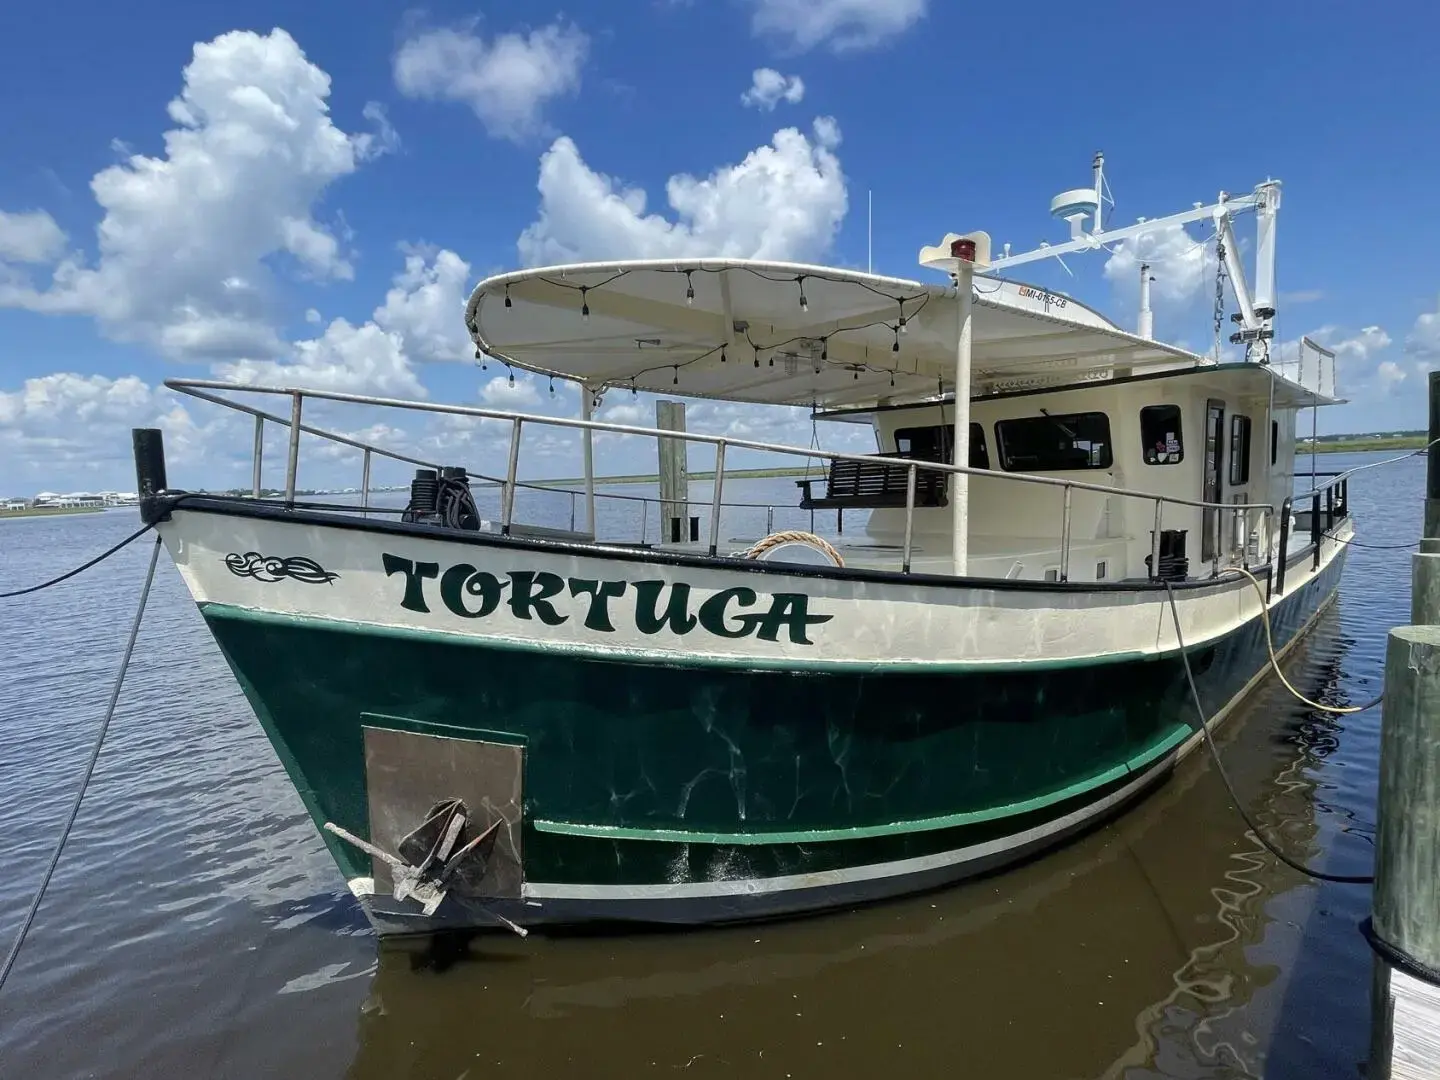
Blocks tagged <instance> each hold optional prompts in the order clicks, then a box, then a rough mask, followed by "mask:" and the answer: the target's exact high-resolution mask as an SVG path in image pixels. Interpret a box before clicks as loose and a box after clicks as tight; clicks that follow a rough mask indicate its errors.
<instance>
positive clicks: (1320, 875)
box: [1164, 581, 1375, 885]
mask: <svg viewBox="0 0 1440 1080" xmlns="http://www.w3.org/2000/svg"><path fill="white" fill-rule="evenodd" d="M1164 584H1165V594H1166V595H1167V596H1168V597H1169V598H1170V617H1171V618H1172V619H1173V620H1174V622H1175V641H1176V643H1177V644H1178V645H1179V646H1180V659H1181V661H1183V663H1184V665H1185V681H1186V682H1188V683H1189V684H1190V700H1191V701H1193V702H1194V703H1195V713H1196V715H1197V716H1198V717H1199V718H1200V730H1201V732H1202V733H1203V738H1204V740H1205V745H1206V746H1208V747H1210V754H1211V756H1212V757H1214V759H1215V771H1216V772H1217V773H1219V774H1220V779H1221V781H1222V782H1223V783H1224V784H1225V790H1226V791H1228V792H1229V793H1230V801H1231V802H1233V803H1234V804H1235V810H1236V812H1237V813H1238V814H1239V815H1240V818H1241V820H1243V821H1244V822H1245V825H1246V826H1247V827H1248V828H1249V830H1250V832H1251V833H1253V834H1254V836H1255V839H1256V840H1258V841H1260V844H1261V846H1262V847H1264V848H1265V850H1266V851H1268V852H1270V854H1271V855H1274V856H1275V858H1277V859H1279V860H1280V861H1281V862H1282V863H1284V864H1285V865H1286V866H1288V867H1290V869H1292V870H1295V871H1297V872H1299V873H1301V874H1304V875H1305V876H1306V877H1309V878H1314V879H1315V880H1316V881H1332V882H1335V883H1337V884H1340V885H1373V884H1374V883H1375V875H1374V874H1328V873H1326V872H1325V871H1323V870H1314V869H1311V868H1310V867H1308V866H1306V865H1305V864H1304V863H1301V862H1297V861H1296V860H1295V859H1292V858H1291V857H1290V856H1289V855H1286V854H1285V853H1284V852H1283V851H1281V850H1280V849H1279V848H1277V847H1276V846H1275V845H1274V844H1272V843H1271V842H1270V841H1269V840H1268V839H1267V838H1266V836H1265V834H1264V833H1263V832H1261V831H1260V826H1259V825H1258V824H1256V823H1255V821H1254V819H1253V818H1251V817H1250V814H1249V813H1248V812H1247V811H1246V809H1245V804H1244V803H1242V802H1241V801H1240V796H1239V795H1237V794H1236V793H1235V785H1234V784H1232V783H1231V782H1230V775H1229V773H1227V772H1226V771H1225V763H1224V762H1223V761H1222V760H1221V759H1220V748H1219V747H1218V746H1216V745H1215V736H1214V735H1213V734H1211V732H1210V725H1209V723H1208V718H1207V717H1206V716H1205V706H1204V704H1203V703H1202V702H1201V701H1200V689H1199V687H1197V686H1196V685H1195V672H1194V671H1193V670H1192V669H1191V667H1190V654H1189V653H1188V652H1186V651H1185V638H1184V636H1183V635H1182V634H1181V632H1180V609H1179V607H1178V606H1177V605H1176V603H1175V590H1174V589H1172V588H1171V587H1170V582H1168V581H1166V582H1165V583H1164ZM1267 627H1268V623H1267ZM1276 666H1277V669H1278V666H1279V665H1278V664H1277V665H1276ZM1286 685H1287V686H1288V685H1289V684H1288V683H1287V684H1286Z"/></svg>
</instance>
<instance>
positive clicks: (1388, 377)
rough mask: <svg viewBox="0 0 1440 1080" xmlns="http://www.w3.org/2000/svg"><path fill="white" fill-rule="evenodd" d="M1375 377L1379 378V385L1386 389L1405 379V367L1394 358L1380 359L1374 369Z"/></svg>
mask: <svg viewBox="0 0 1440 1080" xmlns="http://www.w3.org/2000/svg"><path fill="white" fill-rule="evenodd" d="M1375 377H1376V378H1377V379H1379V380H1380V385H1381V386H1382V387H1384V388H1385V389H1387V390H1388V389H1391V388H1393V387H1394V386H1395V385H1396V384H1398V383H1402V382H1404V381H1405V369H1404V368H1402V367H1401V366H1400V365H1399V364H1397V363H1395V361H1394V360H1382V361H1380V366H1379V367H1378V368H1376V369H1375Z"/></svg>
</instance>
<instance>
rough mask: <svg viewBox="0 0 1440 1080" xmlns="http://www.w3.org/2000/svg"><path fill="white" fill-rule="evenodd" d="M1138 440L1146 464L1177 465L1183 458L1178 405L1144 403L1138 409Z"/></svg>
mask: <svg viewBox="0 0 1440 1080" xmlns="http://www.w3.org/2000/svg"><path fill="white" fill-rule="evenodd" d="M1140 441H1141V443H1142V445H1143V446H1144V447H1145V464H1146V465H1179V464H1180V462H1182V461H1184V460H1185V442H1184V439H1183V438H1182V437H1181V434H1180V406H1179V405H1146V406H1145V407H1144V408H1143V409H1141V410H1140Z"/></svg>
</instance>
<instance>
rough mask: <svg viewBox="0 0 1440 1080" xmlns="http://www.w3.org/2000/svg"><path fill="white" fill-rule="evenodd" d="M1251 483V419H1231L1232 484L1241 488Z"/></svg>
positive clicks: (1243, 417)
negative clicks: (1242, 485)
mask: <svg viewBox="0 0 1440 1080" xmlns="http://www.w3.org/2000/svg"><path fill="white" fill-rule="evenodd" d="M1249 482H1250V418H1249V417H1248V416H1232V417H1231V418H1230V484H1231V486H1232V487H1239V486H1240V485H1241V484H1247V483H1249Z"/></svg>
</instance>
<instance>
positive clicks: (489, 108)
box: [394, 22, 590, 140]
mask: <svg viewBox="0 0 1440 1080" xmlns="http://www.w3.org/2000/svg"><path fill="white" fill-rule="evenodd" d="M589 48H590V40H589V38H588V37H586V35H585V34H584V33H583V32H582V31H581V30H580V29H579V28H578V27H576V26H574V25H572V24H570V23H565V22H554V23H551V24H549V25H548V26H542V27H540V28H539V29H538V30H531V31H530V32H529V33H508V34H498V35H496V36H495V37H493V38H492V39H491V40H489V41H486V40H485V39H484V38H483V37H481V36H480V35H479V34H477V33H475V27H474V25H473V24H472V25H470V26H466V27H462V28H458V29H438V30H427V31H424V32H423V33H419V34H417V35H416V36H414V37H411V38H409V39H408V40H406V41H405V42H404V43H403V44H401V46H400V49H399V51H398V52H396V54H395V64H394V74H395V86H396V88H397V89H398V90H399V91H400V92H401V93H402V94H404V95H406V96H407V97H412V98H425V99H428V100H431V101H454V102H460V103H462V104H464V105H468V106H469V107H470V109H471V110H472V111H473V112H474V113H475V115H476V116H477V117H479V119H480V122H481V123H482V124H484V125H485V129H486V130H487V131H488V132H489V133H490V134H491V135H494V136H496V137H498V138H503V139H512V140H520V139H523V138H525V137H526V136H529V135H533V134H534V133H535V132H537V131H539V130H541V129H542V126H543V125H542V121H541V114H542V112H543V110H544V107H545V105H546V104H547V103H548V102H549V101H551V100H552V99H554V98H557V97H561V96H563V95H565V94H572V93H574V92H575V91H576V90H578V89H579V87H580V69H581V68H582V67H583V66H584V63H585V56H586V54H587V53H588V52H589Z"/></svg>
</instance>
